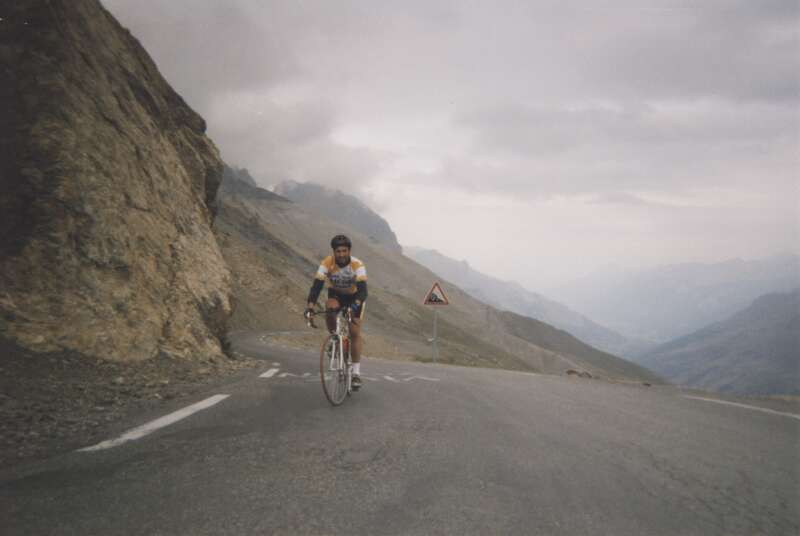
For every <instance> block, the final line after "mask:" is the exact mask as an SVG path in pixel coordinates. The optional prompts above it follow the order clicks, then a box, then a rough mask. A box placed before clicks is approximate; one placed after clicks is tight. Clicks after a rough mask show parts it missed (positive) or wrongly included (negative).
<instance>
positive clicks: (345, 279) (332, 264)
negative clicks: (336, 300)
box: [315, 255, 367, 294]
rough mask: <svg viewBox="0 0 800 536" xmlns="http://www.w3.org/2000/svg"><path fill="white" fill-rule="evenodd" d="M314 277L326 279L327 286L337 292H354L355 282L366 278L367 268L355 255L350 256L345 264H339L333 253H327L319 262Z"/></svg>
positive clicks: (321, 279) (320, 279) (355, 288)
mask: <svg viewBox="0 0 800 536" xmlns="http://www.w3.org/2000/svg"><path fill="white" fill-rule="evenodd" d="M315 278H316V279H317V280H319V281H327V282H328V285H329V288H330V289H331V290H333V291H335V292H337V293H339V294H355V293H356V291H357V290H358V287H357V285H356V284H357V283H359V282H361V281H366V280H367V268H366V267H365V266H364V263H363V262H361V261H360V260H359V259H357V258H355V257H350V263H349V264H348V265H347V266H344V267H342V266H339V265H338V264H336V259H335V258H334V257H333V255H329V256H328V257H325V258H324V259H323V260H322V262H321V263H320V265H319V268H318V269H317V274H316V276H315Z"/></svg>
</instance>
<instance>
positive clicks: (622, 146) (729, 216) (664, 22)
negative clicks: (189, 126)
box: [103, 0, 800, 290]
mask: <svg viewBox="0 0 800 536" xmlns="http://www.w3.org/2000/svg"><path fill="white" fill-rule="evenodd" d="M103 3H104V5H106V7H108V8H109V10H110V11H111V12H112V13H113V14H114V15H115V16H117V18H118V19H119V20H120V21H121V22H122V24H123V25H125V26H127V27H128V28H130V29H131V31H132V32H133V34H134V35H135V36H136V37H138V38H139V40H140V41H141V42H142V43H143V45H144V46H145V47H146V48H147V50H148V51H149V52H150V54H151V55H152V56H153V58H154V60H155V61H156V63H157V64H158V66H159V68H160V69H161V72H162V73H163V74H164V76H165V77H166V78H167V80H168V81H169V82H170V83H171V84H172V85H173V87H175V89H176V90H177V91H178V92H179V93H181V94H182V95H183V96H184V97H185V98H186V100H187V102H189V104H190V105H192V106H193V107H194V108H195V109H196V110H197V111H198V112H200V114H201V115H203V116H204V117H205V118H206V120H207V122H208V131H209V134H210V136H211V137H212V138H213V140H214V141H215V142H216V143H217V145H218V146H219V147H220V149H221V152H222V155H223V158H224V159H225V160H226V161H227V162H228V163H229V164H231V165H235V166H238V167H246V168H248V169H249V170H250V171H251V173H252V174H253V176H254V177H255V178H256V180H257V181H258V182H259V183H260V184H261V185H262V186H265V187H269V186H271V185H274V184H276V183H278V182H280V181H283V180H287V179H292V180H296V181H301V182H305V181H313V182H317V183H321V184H325V185H328V186H331V187H335V188H339V189H342V190H344V191H346V192H348V193H352V194H355V195H357V196H359V197H361V198H362V199H363V200H364V201H365V202H366V203H367V204H369V205H370V206H372V208H374V209H375V210H377V211H378V212H379V213H380V214H381V215H382V216H384V217H385V218H386V219H387V220H388V221H389V223H390V224H391V226H392V228H393V229H394V230H395V232H396V233H397V235H398V238H399V240H400V242H401V243H402V244H406V245H416V246H422V247H428V248H434V249H437V250H439V251H441V252H442V253H445V254H447V255H449V256H452V257H455V258H457V259H466V260H468V261H469V262H470V264H471V265H473V266H474V267H475V268H477V269H479V270H481V271H484V272H486V273H489V274H490V275H494V276H496V277H500V278H504V279H515V280H517V281H519V282H520V283H522V284H523V285H525V286H527V287H529V288H531V289H533V290H546V289H547V288H548V287H550V286H552V285H554V284H557V283H560V282H564V281H566V280H568V279H570V278H572V277H575V276H578V275H582V274H585V273H588V272H591V271H593V270H596V269H599V268H602V267H604V266H607V265H609V264H614V265H619V266H622V267H631V268H635V267H644V266H650V265H655V264H663V263H674V262H686V261H704V262H711V261H719V260H724V259H729V258H733V257H742V258H756V257H761V256H765V255H770V254H773V253H776V252H780V251H789V250H792V251H796V250H797V249H798V228H799V227H800V2H798V1H797V0H788V1H769V0H761V1H752V0H741V1H738V0H730V1H715V0H703V1H694V0H687V1H674V0H672V1H668V0H664V1H646V0H642V1H639V0H636V1H627V0H620V1H603V0H585V1H565V0H557V1H556V0H553V1H549V0H548V1H544V0H543V1H535V0H529V1H524V2H488V1H486V2H477V1H460V2H448V1H438V0H424V1H419V2H417V1H408V0H404V1H402V2H376V1H366V0H365V1H361V2H348V1H342V0H336V1H329V0H320V1H305V0H292V1H289V0H286V1H284V2H266V1H260V0H249V1H245V0H237V1H232V0H226V1H225V2H219V1H216V0H207V1H202V0H169V1H167V0H161V1H154V0H104V1H103Z"/></svg>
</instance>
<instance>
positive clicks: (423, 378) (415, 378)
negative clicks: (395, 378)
mask: <svg viewBox="0 0 800 536" xmlns="http://www.w3.org/2000/svg"><path fill="white" fill-rule="evenodd" d="M411 380H425V381H429V382H438V381H439V378H428V377H427V376H410V377H408V378H403V381H404V382H410V381H411Z"/></svg>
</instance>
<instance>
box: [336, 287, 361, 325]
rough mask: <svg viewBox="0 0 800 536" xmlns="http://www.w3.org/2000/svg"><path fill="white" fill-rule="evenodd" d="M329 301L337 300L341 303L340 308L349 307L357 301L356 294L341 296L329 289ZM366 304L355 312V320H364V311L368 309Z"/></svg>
mask: <svg viewBox="0 0 800 536" xmlns="http://www.w3.org/2000/svg"><path fill="white" fill-rule="evenodd" d="M328 299H329V300H331V299H332V300H336V301H338V302H339V306H340V307H349V306H351V305H352V304H353V303H354V302H355V301H356V295H355V294H339V293H338V292H336V291H335V290H333V289H328ZM365 306H366V302H365V303H362V304H361V305H359V306H358V308H357V309H356V310H355V311H353V318H358V319H359V320H363V319H364V310H365V309H366V307H365Z"/></svg>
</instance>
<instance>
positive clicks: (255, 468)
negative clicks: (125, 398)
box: [0, 333, 800, 535]
mask: <svg viewBox="0 0 800 536" xmlns="http://www.w3.org/2000/svg"><path fill="white" fill-rule="evenodd" d="M265 340H266V339H264V337H263V336H259V334H248V333H242V334H239V335H238V336H236V337H235V340H234V347H235V348H236V349H237V350H238V351H239V352H241V353H244V354H247V355H250V356H253V357H257V358H259V359H263V360H264V366H263V370H261V369H260V370H258V371H255V372H254V373H253V374H252V375H251V377H246V378H244V379H239V380H237V381H236V382H232V383H229V384H226V385H224V386H222V387H217V388H215V389H213V390H209V391H208V392H207V393H204V394H203V395H201V396H198V397H195V398H192V399H191V400H182V401H171V402H174V404H173V405H171V406H165V409H163V410H162V411H161V412H160V413H159V414H153V415H141V416H139V418H138V419H137V420H133V421H131V422H129V423H120V424H124V426H120V427H119V430H118V431H117V432H114V433H112V432H109V437H108V438H107V439H108V441H107V442H104V443H102V444H99V445H94V446H93V445H87V447H94V448H91V449H89V450H85V451H75V452H67V453H64V454H61V455H59V456H56V457H53V458H51V459H48V460H42V461H37V462H31V463H28V464H24V465H21V466H18V467H14V468H10V469H6V470H4V471H3V472H2V473H0V532H2V534H5V535H12V534H14V535H16V534H26V535H28V534H80V535H87V534H103V535H113V534H153V535H168V534H188V535H205V534H214V535H233V534H244V535H251V534H369V535H377V534H569V535H582V534H587V535H588V534H591V535H597V534H609V535H626V534H630V535H642V534H647V535H660V534H663V535H694V534H697V535H715V534H720V535H723V534H724V535H730V534H781V535H784V534H798V532H799V531H800V514H798V511H799V510H800V500H799V497H800V495H799V493H800V480H799V478H798V477H799V473H800V463H798V462H799V461H800V418H798V417H797V416H795V415H792V414H789V413H785V414H783V413H779V412H765V411H758V410H756V409H752V408H749V407H747V406H746V405H745V406H735V405H727V404H717V403H713V402H711V401H708V400H700V399H696V398H688V397H687V396H684V394H683V393H682V392H681V391H680V390H678V389H675V388H671V387H645V386H643V385H638V384H615V383H608V382H604V381H599V380H588V379H577V378H567V377H554V376H544V375H537V374H526V373H516V372H509V371H502V370H488V369H478V368H464V367H452V366H444V365H432V364H423V363H406V362H397V361H388V360H380V359H368V360H366V361H365V363H364V365H363V370H362V374H363V377H364V388H363V389H362V390H361V391H360V392H358V393H355V394H354V395H353V396H352V397H350V398H349V399H348V400H346V401H345V403H344V404H343V405H342V406H340V407H336V408H334V407H331V406H330V405H329V404H328V402H327V401H326V399H325V397H324V395H323V393H322V389H321V387H320V384H319V377H318V356H317V355H314V354H313V353H310V352H301V351H294V350H287V349H281V348H276V347H271V346H268V345H267V344H266V343H265ZM189 406H191V407H189ZM167 414H170V415H167ZM126 431H129V432H128V433H127V434H126V433H125V432H126Z"/></svg>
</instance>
